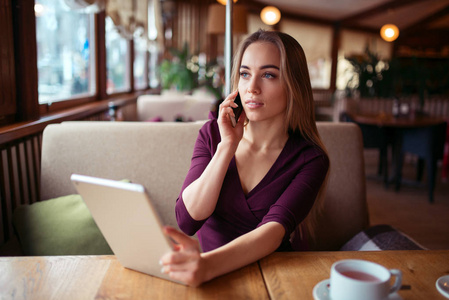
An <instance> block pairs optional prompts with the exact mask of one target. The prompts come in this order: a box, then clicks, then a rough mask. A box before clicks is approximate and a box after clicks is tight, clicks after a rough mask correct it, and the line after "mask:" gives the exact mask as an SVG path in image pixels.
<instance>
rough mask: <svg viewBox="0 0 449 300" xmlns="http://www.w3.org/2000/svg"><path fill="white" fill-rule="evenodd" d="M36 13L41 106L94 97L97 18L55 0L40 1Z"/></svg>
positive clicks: (37, 3) (37, 2)
mask: <svg viewBox="0 0 449 300" xmlns="http://www.w3.org/2000/svg"><path fill="white" fill-rule="evenodd" d="M35 13H36V40H37V66H38V78H39V79H38V91H39V104H45V103H51V102H55V101H61V100H67V99H71V98H78V97H85V96H90V95H94V94H95V93H96V84H95V55H93V54H94V53H95V51H94V49H95V45H94V41H95V38H94V37H95V36H94V34H95V33H94V24H95V22H94V15H93V14H84V13H78V12H75V11H73V10H70V9H69V8H68V7H66V6H65V5H64V4H63V1H54V0H37V1H36V2H35Z"/></svg>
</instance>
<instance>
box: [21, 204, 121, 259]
mask: <svg viewBox="0 0 449 300" xmlns="http://www.w3.org/2000/svg"><path fill="white" fill-rule="evenodd" d="M13 224H14V228H15V230H16V233H17V235H18V238H19V241H20V243H21V246H22V250H23V252H24V254H25V255H33V256H39V255H102V254H113V252H112V250H111V248H110V247H109V245H108V243H107V242H106V240H105V239H104V237H103V235H102V233H101V232H100V230H99V229H98V227H97V225H96V224H95V221H94V220H93V218H92V216H91V214H90V212H89V209H88V208H87V206H86V205H85V204H84V202H83V200H82V199H81V196H80V195H69V196H64V197H59V198H55V199H51V200H46V201H40V202H36V203H33V204H31V205H22V206H19V207H17V208H16V210H15V211H14V214H13Z"/></svg>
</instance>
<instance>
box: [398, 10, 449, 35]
mask: <svg viewBox="0 0 449 300" xmlns="http://www.w3.org/2000/svg"><path fill="white" fill-rule="evenodd" d="M448 14H449V5H447V6H445V7H444V8H443V9H441V10H439V11H437V12H435V13H434V14H432V15H430V16H428V17H426V18H424V19H422V20H420V21H419V22H417V23H415V24H413V25H412V26H409V27H407V28H404V29H402V30H401V36H407V35H414V34H416V33H417V32H423V31H426V30H428V29H427V28H426V25H429V23H431V22H433V21H436V20H438V19H439V18H441V17H444V16H446V15H448Z"/></svg>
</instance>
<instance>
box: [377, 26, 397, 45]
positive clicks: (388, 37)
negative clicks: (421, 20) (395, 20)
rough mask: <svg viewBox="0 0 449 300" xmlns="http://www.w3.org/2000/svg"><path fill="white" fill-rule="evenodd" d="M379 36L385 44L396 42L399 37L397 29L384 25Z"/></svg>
mask: <svg viewBox="0 0 449 300" xmlns="http://www.w3.org/2000/svg"><path fill="white" fill-rule="evenodd" d="M380 36H381V37H382V38H383V39H384V40H385V41H387V42H392V41H394V40H396V39H397V38H398V36H399V28H398V27H397V26H396V25H393V24H385V25H384V26H382V28H381V29H380Z"/></svg>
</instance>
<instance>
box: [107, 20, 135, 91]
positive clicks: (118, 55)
mask: <svg viewBox="0 0 449 300" xmlns="http://www.w3.org/2000/svg"><path fill="white" fill-rule="evenodd" d="M129 56H130V55H129V41H128V40H127V39H126V38H124V37H122V36H121V35H120V33H119V31H118V30H117V28H116V27H115V26H114V22H112V20H111V18H109V17H106V69H107V83H106V92H107V93H108V94H112V93H117V92H126V91H129V90H130V89H131V84H130V74H129V67H128V66H129V63H130V57H129Z"/></svg>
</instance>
